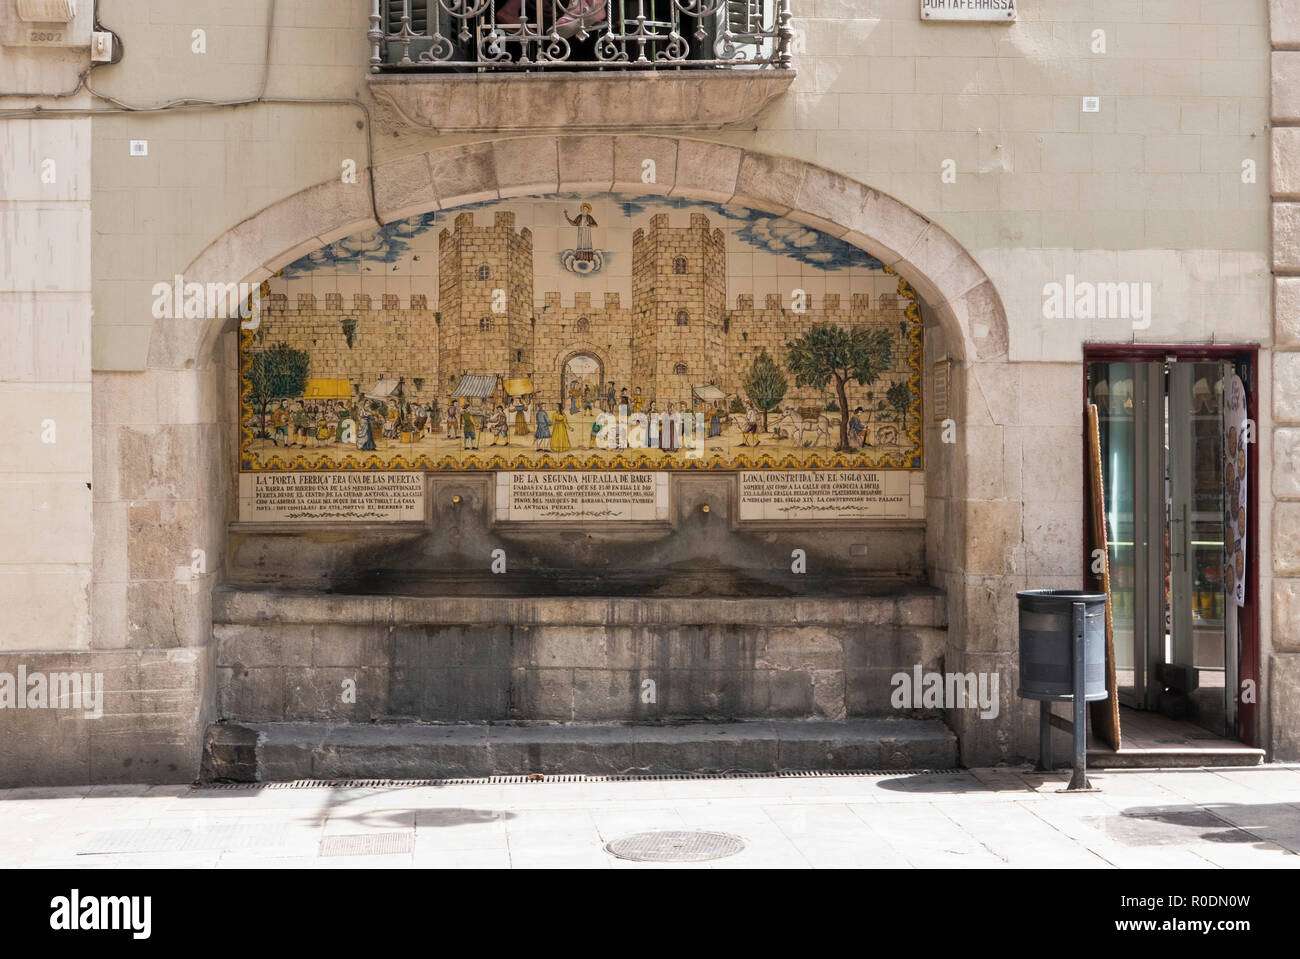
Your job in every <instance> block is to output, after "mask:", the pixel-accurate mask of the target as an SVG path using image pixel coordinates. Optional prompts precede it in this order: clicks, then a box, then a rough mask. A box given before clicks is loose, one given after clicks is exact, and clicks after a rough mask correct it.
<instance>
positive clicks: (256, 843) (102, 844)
mask: <svg viewBox="0 0 1300 959" xmlns="http://www.w3.org/2000/svg"><path fill="white" fill-rule="evenodd" d="M287 837H288V827H287V826H283V825H255V824H250V825H247V826H208V827H206V828H203V829H115V830H111V831H108V832H100V833H95V834H94V835H92V836H91V837H90V840H89V842H88V843H87V844H86V848H84V849H82V850H81V851H79V852H78V853H77V855H78V856H101V855H112V854H116V853H133V852H200V851H212V850H218V849H219V850H227V849H265V848H269V847H273V846H283V845H285V843H286V840H287Z"/></svg>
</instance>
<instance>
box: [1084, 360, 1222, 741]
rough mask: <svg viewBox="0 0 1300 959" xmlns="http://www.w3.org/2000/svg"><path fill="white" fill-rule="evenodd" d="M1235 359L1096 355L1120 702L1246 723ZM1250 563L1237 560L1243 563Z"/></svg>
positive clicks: (1215, 728) (1092, 383)
mask: <svg viewBox="0 0 1300 959" xmlns="http://www.w3.org/2000/svg"><path fill="white" fill-rule="evenodd" d="M1234 373H1235V369H1234V364H1233V362H1231V361H1225V360H1213V361H1200V360H1182V361H1180V360H1178V359H1174V358H1167V359H1159V360H1138V361H1132V362H1089V363H1088V364H1087V388H1088V398H1089V400H1090V401H1091V402H1093V403H1096V404H1097V409H1098V418H1099V425H1100V439H1101V460H1102V477H1103V481H1104V493H1105V514H1106V533H1107V549H1108V552H1109V560H1110V576H1111V607H1112V615H1113V621H1114V630H1115V661H1116V677H1117V685H1118V690H1119V699H1120V703H1121V704H1123V705H1126V706H1131V707H1133V708H1136V709H1144V710H1152V711H1156V712H1160V713H1162V714H1164V715H1166V716H1169V717H1170V718H1174V719H1182V720H1187V721H1190V722H1193V723H1195V724H1196V725H1198V726H1200V727H1202V728H1204V729H1206V730H1209V731H1210V732H1213V733H1215V734H1217V735H1220V736H1235V735H1236V731H1237V715H1236V704H1237V696H1236V690H1237V688H1238V677H1237V669H1238V663H1239V630H1238V622H1239V616H1238V613H1239V608H1238V607H1237V605H1236V604H1235V603H1234V602H1233V600H1232V597H1231V596H1230V589H1229V587H1228V585H1227V582H1226V580H1227V578H1228V575H1229V570H1228V565H1229V555H1228V549H1229V547H1228V546H1227V545H1225V544H1228V543H1230V542H1231V540H1230V535H1229V532H1230V531H1229V521H1228V518H1227V510H1228V509H1229V507H1230V506H1231V505H1232V504H1233V503H1235V502H1236V499H1234V497H1233V496H1232V495H1231V494H1230V492H1229V488H1228V487H1229V480H1233V479H1234V478H1235V472H1236V471H1235V469H1234V465H1235V457H1234V460H1233V461H1232V462H1230V461H1229V458H1228V456H1227V455H1226V450H1225V448H1226V446H1227V444H1228V443H1229V441H1230V438H1231V441H1232V442H1234V443H1235V441H1236V438H1237V437H1236V431H1235V430H1232V431H1231V432H1230V427H1229V426H1228V424H1227V421H1226V420H1225V403H1224V396H1225V389H1227V390H1229V391H1230V388H1231V384H1232V381H1233V376H1234ZM1240 568H1241V561H1240V560H1238V564H1237V569H1240Z"/></svg>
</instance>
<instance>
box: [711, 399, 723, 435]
mask: <svg viewBox="0 0 1300 959" xmlns="http://www.w3.org/2000/svg"><path fill="white" fill-rule="evenodd" d="M708 435H709V436H710V437H714V436H721V435H722V410H721V409H720V408H719V407H718V404H717V403H714V404H713V408H712V409H710V410H709V432H708Z"/></svg>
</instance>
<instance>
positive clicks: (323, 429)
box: [316, 403, 334, 444]
mask: <svg viewBox="0 0 1300 959" xmlns="http://www.w3.org/2000/svg"><path fill="white" fill-rule="evenodd" d="M330 415H331V410H330V409H329V407H327V406H325V405H324V404H323V403H322V404H321V406H320V408H319V409H317V411H316V441H317V443H318V444H319V443H328V442H329V441H330V440H331V439H332V438H333V436H334V423H333V422H331V421H330Z"/></svg>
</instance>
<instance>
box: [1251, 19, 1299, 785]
mask: <svg viewBox="0 0 1300 959" xmlns="http://www.w3.org/2000/svg"><path fill="white" fill-rule="evenodd" d="M1269 9H1270V13H1271V15H1272V54H1271V63H1272V93H1273V100H1272V103H1273V107H1272V118H1273V125H1272V129H1271V132H1270V136H1271V138H1272V178H1271V193H1272V197H1273V206H1272V213H1273V273H1274V279H1273V348H1274V351H1275V352H1274V353H1273V364H1272V370H1271V376H1268V375H1267V372H1266V371H1267V367H1266V366H1265V370H1264V371H1262V372H1266V375H1265V376H1264V377H1262V378H1264V379H1266V380H1269V379H1271V386H1272V403H1271V404H1269V403H1266V402H1261V403H1260V407H1259V419H1260V427H1261V428H1260V431H1259V444H1260V456H1259V460H1260V465H1261V473H1262V475H1261V476H1260V481H1259V482H1260V504H1261V507H1262V508H1263V509H1264V510H1265V511H1267V509H1268V506H1267V505H1266V504H1267V503H1268V501H1269V499H1270V498H1271V499H1273V500H1274V503H1273V507H1272V521H1271V522H1268V521H1267V512H1265V515H1264V516H1262V517H1261V518H1260V519H1261V522H1260V524H1259V530H1260V536H1261V540H1262V544H1261V548H1260V566H1261V569H1260V571H1259V582H1260V600H1261V605H1262V607H1263V609H1262V613H1261V615H1262V618H1263V632H1264V636H1265V640H1264V645H1263V649H1262V650H1261V656H1262V662H1261V666H1262V667H1263V677H1262V682H1263V684H1264V685H1265V687H1266V689H1267V702H1269V703H1271V704H1272V709H1271V710H1269V711H1266V712H1265V716H1264V718H1265V721H1266V722H1267V723H1268V725H1269V732H1268V737H1267V742H1268V745H1270V746H1271V747H1272V749H1273V752H1274V755H1275V756H1277V758H1279V759H1286V760H1290V761H1295V760H1300V11H1297V10H1296V7H1295V5H1294V4H1290V3H1285V2H1282V0H1271V2H1270V4H1269ZM1261 365H1263V364H1261ZM1264 395H1265V396H1266V397H1267V396H1268V393H1267V392H1266V393H1265V394H1264ZM1270 425H1271V429H1270V428H1269V426H1270ZM1270 477H1271V479H1272V482H1271V484H1270V483H1269V482H1268V480H1269V478H1270ZM1270 486H1271V489H1270ZM1270 492H1271V494H1272V496H1271V497H1270V496H1269V493H1270ZM1270 553H1271V560H1272V561H1271V562H1270V561H1269V557H1270ZM1270 584H1271V587H1272V588H1271V589H1270V588H1269V585H1270ZM1270 627H1271V628H1270Z"/></svg>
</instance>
